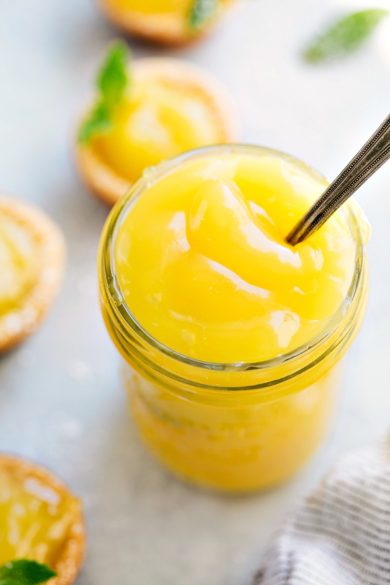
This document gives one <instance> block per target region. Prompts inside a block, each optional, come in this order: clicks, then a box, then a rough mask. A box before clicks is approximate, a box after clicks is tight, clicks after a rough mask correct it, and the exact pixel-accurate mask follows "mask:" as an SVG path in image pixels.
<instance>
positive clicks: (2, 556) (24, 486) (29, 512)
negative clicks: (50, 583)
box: [0, 468, 79, 567]
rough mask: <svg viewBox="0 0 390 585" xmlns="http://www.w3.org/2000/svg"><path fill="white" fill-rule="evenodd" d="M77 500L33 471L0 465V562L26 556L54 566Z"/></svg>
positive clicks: (58, 557) (70, 524) (71, 520)
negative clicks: (31, 472)
mask: <svg viewBox="0 0 390 585" xmlns="http://www.w3.org/2000/svg"><path fill="white" fill-rule="evenodd" d="M75 509H77V510H78V509H79V504H78V502H77V500H76V499H75V498H73V497H72V496H71V495H70V494H68V493H66V492H64V491H63V490H60V489H56V487H55V486H52V485H49V484H48V483H47V482H45V481H43V480H42V479H40V478H39V477H36V476H35V475H34V474H31V475H29V474H28V473H26V472H25V470H23V471H18V469H14V468H12V469H8V468H0V564H2V563H6V562H8V561H10V560H13V559H16V558H29V559H34V560H37V561H39V562H43V563H46V564H48V565H49V566H51V567H55V566H56V564H57V562H58V561H59V560H60V559H61V556H62V554H63V549H64V545H65V543H66V541H67V539H68V538H69V532H70V529H71V527H72V525H73V523H74V521H75Z"/></svg>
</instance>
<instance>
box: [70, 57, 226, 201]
mask: <svg viewBox="0 0 390 585" xmlns="http://www.w3.org/2000/svg"><path fill="white" fill-rule="evenodd" d="M132 67H133V74H134V78H135V83H137V80H145V79H150V80H159V79H161V81H162V82H164V83H167V84H171V85H172V86H174V87H177V88H178V90H179V91H180V89H181V88H182V89H183V90H186V91H188V89H190V90H191V91H192V92H193V94H194V96H197V97H198V99H199V100H201V101H203V102H204V103H205V104H207V106H208V108H209V109H210V112H212V115H213V117H214V119H215V122H216V128H218V129H219V133H220V140H219V141H218V142H220V143H226V142H234V141H235V140H236V137H237V130H236V124H235V115H234V111H233V107H232V104H231V102H230V99H229V97H228V96H227V95H226V93H225V91H224V89H223V88H222V87H221V86H220V85H219V84H218V83H217V82H216V81H215V80H214V79H213V77H211V76H209V75H208V74H206V73H204V72H203V71H201V70H199V69H198V68H196V67H193V66H189V65H187V64H184V63H182V62H181V61H176V60H174V59H161V58H151V59H141V60H139V61H136V62H135V63H133V65H132ZM76 162H77V166H78V168H79V170H80V173H81V175H82V177H83V179H84V181H85V183H86V185H87V187H88V188H89V189H90V190H91V191H92V193H94V194H95V195H96V196H97V197H99V198H100V199H101V200H102V201H104V202H105V203H106V204H108V205H114V204H115V203H116V202H117V201H118V199H120V198H121V197H122V195H124V194H125V193H126V192H127V191H128V189H129V188H130V187H131V185H132V183H131V182H129V181H128V180H127V179H126V178H123V177H121V176H120V175H119V174H118V173H117V172H116V171H114V170H113V169H112V168H111V167H110V166H109V165H108V164H107V163H106V162H105V161H104V160H102V158H101V156H99V154H98V153H96V152H95V150H94V149H93V147H92V146H91V145H90V144H86V145H84V144H77V147H76ZM161 162H163V161H161Z"/></svg>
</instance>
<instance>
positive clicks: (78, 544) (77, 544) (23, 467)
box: [0, 453, 85, 585]
mask: <svg viewBox="0 0 390 585" xmlns="http://www.w3.org/2000/svg"><path fill="white" fill-rule="evenodd" d="M1 470H5V471H7V472H9V473H11V474H12V473H15V474H17V477H20V478H21V479H23V478H27V477H28V478H31V477H32V478H34V479H37V480H39V481H41V482H42V483H44V484H46V485H48V486H49V487H51V488H52V489H53V490H55V491H56V492H57V493H59V494H61V495H64V496H68V497H69V496H70V497H71V498H72V506H73V509H72V513H73V522H72V525H71V527H70V530H69V534H68V536H67V540H66V542H65V544H64V548H63V552H62V554H61V556H60V558H59V559H58V561H57V563H56V564H55V566H54V567H51V568H52V569H53V570H54V571H56V573H57V576H56V577H54V578H53V579H51V580H50V582H49V583H50V585H71V584H72V583H73V582H74V581H75V579H76V577H77V575H78V573H79V571H80V567H81V564H82V562H83V560H84V554H85V527H84V518H83V513H82V508H81V503H80V502H79V500H77V499H76V498H75V497H74V496H73V494H72V493H71V492H70V491H69V489H68V488H67V486H66V485H65V484H64V483H63V482H61V481H60V480H59V479H57V478H56V477H55V476H54V475H52V474H51V473H50V472H49V471H48V470H46V469H44V468H42V467H40V466H38V465H36V464H34V463H31V462H29V461H26V460H24V459H21V458H19V457H14V456H11V455H5V454H3V453H0V471H1Z"/></svg>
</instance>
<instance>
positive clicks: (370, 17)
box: [303, 9, 389, 63]
mask: <svg viewBox="0 0 390 585" xmlns="http://www.w3.org/2000/svg"><path fill="white" fill-rule="evenodd" d="M388 14H389V11H388V10H381V9H369V10H361V11H359V12H353V13H352V14H348V15H347V16H345V17H344V18H342V19H341V20H339V21H337V22H336V23H334V24H333V25H331V26H330V27H329V28H328V29H327V30H325V32H324V33H323V34H321V35H320V36H319V37H317V38H316V39H315V40H314V41H313V42H312V43H310V44H309V46H308V47H307V48H306V50H305V51H304V53H303V57H304V59H305V61H307V62H308V63H320V62H322V61H329V60H332V59H337V58H340V57H344V56H346V55H348V54H350V53H353V52H354V51H355V50H357V49H358V48H359V47H360V46H361V45H363V43H364V42H365V41H366V40H367V39H368V38H369V37H370V35H371V34H372V33H373V32H374V30H375V28H376V27H377V25H378V24H379V23H380V22H381V20H382V19H383V18H384V17H385V16H386V15H388Z"/></svg>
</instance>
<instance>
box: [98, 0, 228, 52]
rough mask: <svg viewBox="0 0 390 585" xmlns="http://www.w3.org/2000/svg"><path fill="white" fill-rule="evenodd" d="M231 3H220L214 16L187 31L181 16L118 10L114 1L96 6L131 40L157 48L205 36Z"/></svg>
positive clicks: (101, 2) (189, 41)
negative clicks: (132, 37) (134, 38)
mask: <svg viewBox="0 0 390 585" xmlns="http://www.w3.org/2000/svg"><path fill="white" fill-rule="evenodd" d="M140 1H142V0H140ZM232 1H233V0H224V2H223V3H222V5H220V6H219V8H218V9H217V11H216V14H215V15H214V16H213V17H212V18H210V19H209V20H208V21H207V22H206V23H204V25H203V26H201V27H199V28H197V29H195V30H191V28H190V27H189V25H188V24H187V22H186V19H185V18H183V16H182V15H179V16H178V15H176V14H160V13H155V14H150V13H143V12H136V11H135V10H130V9H124V8H123V7H121V6H118V5H117V2H116V1H115V0H99V3H100V6H101V8H102V11H103V12H104V14H105V15H106V16H107V18H108V19H109V20H110V21H111V22H112V23H113V24H115V25H116V26H118V27H119V28H121V29H122V30H124V31H125V32H127V33H129V34H131V35H132V36H135V37H138V38H141V39H145V40H147V41H152V42H155V43H159V44H161V45H167V46H177V45H184V44H187V43H191V42H193V41H195V40H198V39H200V38H202V37H203V36H205V35H206V34H207V33H208V32H209V31H210V30H211V29H212V28H213V27H214V25H215V23H216V22H217V21H218V20H219V19H220V18H221V16H222V14H223V12H224V10H226V7H227V6H228V5H229V4H231V3H232Z"/></svg>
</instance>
